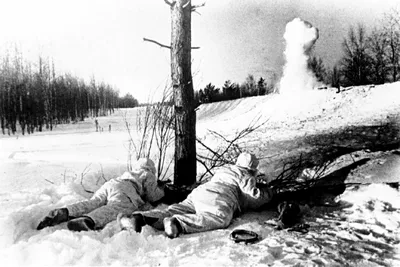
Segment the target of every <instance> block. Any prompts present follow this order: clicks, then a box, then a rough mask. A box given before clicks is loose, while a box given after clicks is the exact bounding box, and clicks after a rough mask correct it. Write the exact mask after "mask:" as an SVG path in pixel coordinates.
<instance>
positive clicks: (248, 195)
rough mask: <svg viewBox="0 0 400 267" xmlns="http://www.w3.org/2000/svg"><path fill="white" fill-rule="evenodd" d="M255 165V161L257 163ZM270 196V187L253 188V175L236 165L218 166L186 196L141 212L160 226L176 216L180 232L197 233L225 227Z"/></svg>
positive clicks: (155, 225)
mask: <svg viewBox="0 0 400 267" xmlns="http://www.w3.org/2000/svg"><path fill="white" fill-rule="evenodd" d="M257 164H258V163H257ZM271 198H272V192H271V191H270V190H269V189H266V188H265V189H264V188H263V189H260V188H257V187H256V178H255V176H253V175H251V174H250V172H249V171H248V170H247V169H245V168H242V167H239V166H236V165H227V166H225V167H222V168H220V169H219V170H218V171H217V172H216V173H215V174H214V176H213V177H212V178H211V180H210V181H209V182H207V183H205V184H203V185H200V186H198V187H197V188H196V189H194V190H193V191H192V192H191V193H190V194H189V196H188V197H187V199H185V200H184V201H182V202H181V203H178V204H173V205H171V206H169V207H168V208H167V209H165V210H157V209H154V210H149V211H146V212H140V213H141V214H142V215H144V216H147V217H153V218H158V219H159V220H158V221H157V222H156V223H155V224H153V226H154V227H155V228H159V229H162V220H163V219H164V218H166V217H175V218H176V219H177V220H178V222H179V223H180V225H181V226H182V230H183V233H196V232H203V231H208V230H213V229H221V228H226V227H228V226H229V224H230V223H231V221H232V218H233V217H234V216H235V215H238V213H240V212H243V211H246V210H249V209H257V208H260V207H261V206H262V205H264V204H266V203H267V202H269V201H270V199H271Z"/></svg>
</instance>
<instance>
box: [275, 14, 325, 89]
mask: <svg viewBox="0 0 400 267" xmlns="http://www.w3.org/2000/svg"><path fill="white" fill-rule="evenodd" d="M283 37H284V39H285V41H286V49H285V52H284V53H285V58H286V64H285V66H284V69H283V76H282V79H281V81H280V85H279V92H280V93H281V94H286V93H294V92H301V91H304V90H312V89H313V88H315V87H317V86H318V81H317V79H316V77H315V75H314V73H313V72H312V71H310V70H309V69H308V67H307V61H308V58H309V56H310V51H311V48H312V46H313V45H314V44H315V42H316V41H317V39H318V29H317V28H315V27H313V26H312V25H311V23H309V22H306V21H303V20H301V19H299V18H295V19H294V20H292V21H291V22H289V23H288V24H287V25H286V30H285V34H284V36H283Z"/></svg>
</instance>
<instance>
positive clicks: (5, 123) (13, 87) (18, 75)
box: [0, 53, 138, 134]
mask: <svg viewBox="0 0 400 267" xmlns="http://www.w3.org/2000/svg"><path fill="white" fill-rule="evenodd" d="M0 64H1V65H0V122H1V131H2V133H3V134H11V133H12V134H15V133H16V132H17V125H18V124H19V126H20V129H21V132H22V134H25V132H27V133H28V134H30V133H33V132H34V131H42V130H43V128H46V129H50V130H52V129H53V127H54V126H55V125H57V124H60V123H70V122H77V121H83V120H84V118H86V117H89V116H91V117H98V116H104V115H108V114H110V113H112V112H114V109H115V108H119V107H135V106H137V105H138V102H137V100H136V99H134V98H133V97H132V96H130V95H126V96H125V97H122V98H121V97H119V96H118V91H116V90H114V89H113V88H112V87H111V86H110V85H108V84H105V83H103V82H100V83H97V82H96V81H95V79H94V78H92V79H91V81H90V83H89V84H87V83H86V82H85V81H84V80H83V79H80V78H77V77H75V76H73V75H71V74H64V75H56V73H55V67H54V64H50V63H49V61H45V60H43V58H41V57H39V60H38V63H37V64H36V66H35V67H33V66H32V64H31V63H24V62H23V60H22V56H20V55H19V54H18V53H16V55H15V56H14V57H11V56H9V55H6V56H5V57H3V58H2V60H1V62H0Z"/></svg>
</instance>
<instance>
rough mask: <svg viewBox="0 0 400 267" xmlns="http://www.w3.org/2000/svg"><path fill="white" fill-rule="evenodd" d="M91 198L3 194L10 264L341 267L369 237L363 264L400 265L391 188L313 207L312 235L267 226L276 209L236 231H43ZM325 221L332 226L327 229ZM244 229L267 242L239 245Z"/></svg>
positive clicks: (58, 191) (0, 215)
mask: <svg viewBox="0 0 400 267" xmlns="http://www.w3.org/2000/svg"><path fill="white" fill-rule="evenodd" d="M89 196H90V195H89V194H87V193H85V192H84V191H82V188H81V187H80V184H79V183H68V184H63V185H60V186H51V187H48V188H46V189H43V190H36V191H35V190H34V191H31V192H14V193H9V194H3V195H1V198H0V201H1V203H0V204H1V206H2V207H3V208H2V210H1V212H0V257H1V258H2V262H3V263H5V265H4V266H15V265H18V266H21V265H35V266H61V265H73V266H89V265H90V266H92V265H96V266H100V265H111V266H126V265H131V266H194V265H195V266H254V265H268V264H273V265H274V266H293V265H295V264H301V266H314V265H315V266H318V265H324V264H327V265H328V264H333V266H340V264H341V263H342V262H343V261H344V260H347V258H349V260H350V259H351V257H354V251H351V250H349V246H350V245H352V244H356V243H357V242H359V243H361V244H364V243H362V242H364V241H368V242H369V244H371V245H369V246H370V247H368V246H366V245H365V246H362V247H361V248H360V249H359V251H358V252H357V253H358V254H357V255H358V256H359V259H357V260H356V261H355V262H356V263H373V262H377V261H378V260H381V261H382V262H386V263H387V264H393V266H395V265H397V264H400V258H399V249H400V248H399V245H398V243H397V244H395V241H397V242H399V241H400V239H399V231H398V228H399V224H400V204H399V202H398V199H400V193H399V191H396V190H395V189H393V188H391V187H389V186H386V185H371V186H368V187H363V188H360V189H358V190H354V191H346V192H345V194H344V195H343V196H342V197H341V202H340V203H342V204H343V203H345V204H343V206H342V208H340V209H336V210H335V211H331V210H328V209H324V208H313V209H311V210H310V212H309V215H308V216H307V217H306V222H308V223H310V224H311V228H310V232H309V233H308V234H306V235H300V234H298V233H291V232H286V231H276V230H274V229H273V228H272V227H271V226H269V225H267V224H265V222H266V221H268V220H271V219H272V218H274V217H276V214H275V213H274V212H268V211H264V212H251V213H248V214H245V215H243V216H241V217H239V218H237V219H235V220H234V222H233V224H232V225H231V226H230V227H229V228H228V229H224V230H217V231H211V232H206V233H199V234H191V235H184V236H182V237H180V238H177V239H168V238H167V237H166V236H165V235H164V233H163V232H160V231H157V230H155V229H153V228H151V227H149V226H146V227H145V228H144V229H143V232H142V233H140V234H139V233H131V232H127V231H120V229H119V227H118V225H117V224H116V222H115V221H114V222H111V223H110V224H108V225H107V226H106V227H105V228H104V229H103V230H101V231H92V232H71V231H69V230H67V229H66V225H65V223H64V224H61V225H58V226H55V227H50V228H45V229H43V230H41V231H37V230H36V226H37V224H38V222H39V221H40V219H42V218H43V217H44V216H45V215H46V214H47V212H48V211H49V210H51V209H54V208H59V207H62V206H64V205H66V204H69V203H73V202H75V201H79V200H82V199H84V198H85V197H89ZM335 218H336V223H335V222H333V221H332V220H335ZM313 220H315V221H313ZM323 224H327V228H321V225H323ZM338 225H339V226H338ZM335 227H336V228H335ZM236 228H244V229H248V230H252V231H255V232H257V233H258V234H259V235H260V237H261V240H260V241H259V242H258V243H256V244H253V245H243V244H235V243H233V242H232V241H231V240H229V233H230V232H231V231H232V230H233V229H236ZM321 240H323V241H324V242H325V243H324V244H322V243H321ZM329 242H331V245H329ZM374 244H375V245H374ZM376 244H378V245H376ZM379 244H386V245H379ZM339 245H340V246H343V247H344V248H346V250H341V249H339V248H338V247H337V246H339ZM388 245H392V246H390V247H389V246H388ZM386 246H387V247H386ZM371 250H374V251H376V253H377V254H371V253H370V252H371ZM352 253H353V254H352ZM385 257H386V258H387V259H385ZM353 262H354V259H353ZM335 264H336V265H335ZM299 266H300V265H299ZM372 266H374V265H372Z"/></svg>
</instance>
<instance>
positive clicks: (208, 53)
mask: <svg viewBox="0 0 400 267" xmlns="http://www.w3.org/2000/svg"><path fill="white" fill-rule="evenodd" d="M201 3H203V0H193V1H192V4H201ZM205 3H206V5H205V6H204V7H202V8H201V9H199V10H198V11H199V13H200V15H199V14H196V13H193V16H192V46H200V47H201V48H200V49H199V50H194V51H193V52H192V58H193V67H192V71H193V76H194V82H195V89H196V90H198V89H200V88H202V87H204V86H205V85H206V84H207V83H210V82H211V83H213V84H215V85H216V86H218V87H220V86H222V84H223V82H224V81H225V80H228V79H229V80H232V81H234V82H243V81H244V79H245V78H246V76H247V75H248V74H253V75H254V76H255V77H256V78H257V79H258V78H259V77H260V76H263V77H268V76H269V75H271V74H272V73H276V74H277V75H280V74H281V72H282V65H283V64H284V57H283V51H284V41H283V34H284V31H285V26H286V23H288V22H289V21H291V20H292V19H294V18H296V17H299V18H301V19H303V20H306V21H308V22H310V23H311V24H312V25H313V26H315V27H317V28H318V29H319V31H320V38H319V40H318V41H317V43H316V52H317V54H318V55H319V56H321V57H322V58H323V59H324V60H325V62H326V64H327V65H333V64H335V62H336V61H337V60H339V58H340V56H341V43H342V41H343V38H344V37H345V36H346V34H347V31H348V29H349V27H350V26H355V25H357V23H363V24H365V25H367V26H370V27H372V26H378V25H379V21H380V20H381V19H382V18H383V14H384V13H385V12H389V11H390V9H391V8H393V7H400V0H324V1H321V0H205ZM143 37H146V38H151V39H155V40H157V41H159V42H161V43H165V44H169V43H170V10H169V7H168V6H167V5H166V4H165V3H164V1H163V0H141V1H139V0H109V1H105V0H68V1H59V0H24V1H22V0H0V45H1V48H2V49H1V51H2V52H4V51H5V49H7V48H8V49H10V48H11V47H13V46H15V45H17V47H18V48H19V49H20V50H21V51H22V52H23V55H24V57H25V58H26V59H28V60H30V61H32V60H36V61H37V55H38V54H41V55H42V56H43V57H45V58H46V57H49V58H52V59H53V60H54V62H55V67H56V69H57V70H58V72H59V73H62V72H70V73H72V74H75V75H77V76H78V77H82V78H85V79H89V77H91V76H92V75H94V76H95V77H96V79H97V80H101V81H104V82H106V83H108V84H111V85H113V86H115V88H117V89H119V90H120V92H121V93H123V94H125V93H127V92H130V93H131V94H132V95H133V96H134V97H136V98H137V99H138V100H139V101H140V102H146V101H147V100H148V99H149V97H150V96H151V95H154V94H155V95H156V97H157V94H158V93H154V92H156V90H158V91H160V90H161V89H162V88H163V87H164V85H165V84H166V82H167V80H168V78H169V76H170V73H169V72H170V65H169V58H170V54H169V51H168V50H167V49H165V48H160V47H158V46H157V45H155V44H152V43H148V42H143ZM157 88H158V89H157Z"/></svg>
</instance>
